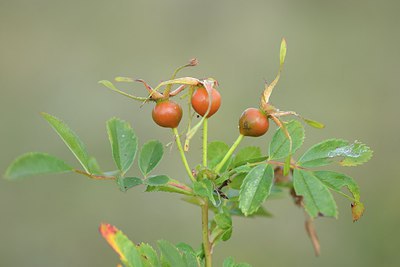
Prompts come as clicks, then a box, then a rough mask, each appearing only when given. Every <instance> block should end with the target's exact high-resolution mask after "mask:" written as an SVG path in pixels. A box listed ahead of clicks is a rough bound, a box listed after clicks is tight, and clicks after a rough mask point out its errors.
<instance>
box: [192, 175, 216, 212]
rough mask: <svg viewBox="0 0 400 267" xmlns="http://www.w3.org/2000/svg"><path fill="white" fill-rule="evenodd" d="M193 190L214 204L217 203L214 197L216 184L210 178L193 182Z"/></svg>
mask: <svg viewBox="0 0 400 267" xmlns="http://www.w3.org/2000/svg"><path fill="white" fill-rule="evenodd" d="M193 192H194V193H195V194H196V195H198V196H201V197H206V198H208V199H209V200H210V201H211V203H213V205H214V206H216V205H217V202H216V200H215V198H214V184H213V183H212V182H211V181H210V180H207V179H203V180H201V181H198V182H193Z"/></svg>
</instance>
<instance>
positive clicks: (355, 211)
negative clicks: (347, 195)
mask: <svg viewBox="0 0 400 267" xmlns="http://www.w3.org/2000/svg"><path fill="white" fill-rule="evenodd" d="M364 210H365V208H364V204H363V203H361V202H355V203H351V215H352V216H353V222H356V221H358V220H359V219H360V218H361V216H362V215H363V214H364Z"/></svg>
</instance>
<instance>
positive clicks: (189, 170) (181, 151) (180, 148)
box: [172, 128, 196, 182]
mask: <svg viewBox="0 0 400 267" xmlns="http://www.w3.org/2000/svg"><path fill="white" fill-rule="evenodd" d="M172 131H173V133H174V135H175V140H176V144H177V145H178V150H179V153H180V154H181V159H182V162H183V165H185V169H186V172H187V173H188V175H189V178H190V180H192V182H195V181H196V178H194V176H193V174H192V170H191V169H190V167H189V164H188V162H187V160H186V156H185V152H184V151H183V148H182V143H181V138H180V136H179V133H178V128H173V129H172Z"/></svg>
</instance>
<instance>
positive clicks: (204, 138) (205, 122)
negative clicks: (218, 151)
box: [203, 118, 208, 168]
mask: <svg viewBox="0 0 400 267" xmlns="http://www.w3.org/2000/svg"><path fill="white" fill-rule="evenodd" d="M207 139H208V119H207V118H205V119H204V122H203V166H204V167H205V168H207V143H208V142H207V141H208V140H207Z"/></svg>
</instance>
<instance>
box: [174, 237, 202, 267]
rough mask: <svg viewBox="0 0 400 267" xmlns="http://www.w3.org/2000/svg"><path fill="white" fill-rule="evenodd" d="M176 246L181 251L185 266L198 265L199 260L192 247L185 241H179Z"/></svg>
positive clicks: (195, 266)
mask: <svg viewBox="0 0 400 267" xmlns="http://www.w3.org/2000/svg"><path fill="white" fill-rule="evenodd" d="M176 247H177V248H178V249H179V251H181V252H182V253H183V260H184V261H185V264H186V266H187V267H199V266H200V265H199V262H198V260H197V257H196V252H195V251H194V249H193V248H192V247H191V246H189V245H188V244H185V243H182V242H181V243H179V244H177V245H176Z"/></svg>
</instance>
